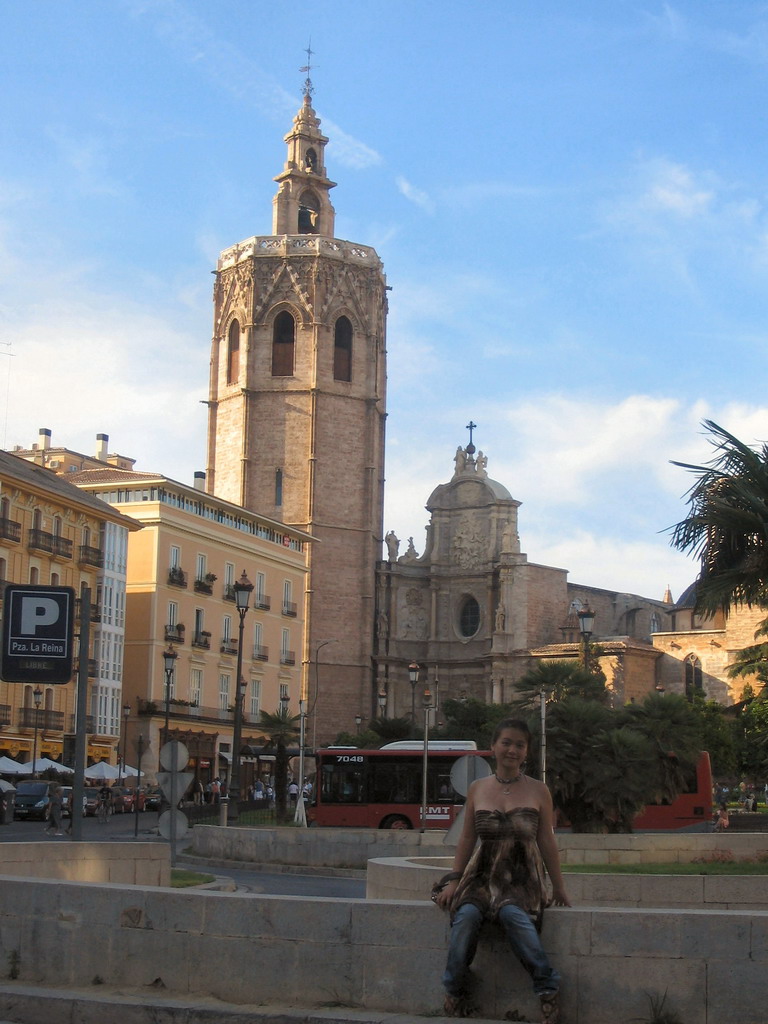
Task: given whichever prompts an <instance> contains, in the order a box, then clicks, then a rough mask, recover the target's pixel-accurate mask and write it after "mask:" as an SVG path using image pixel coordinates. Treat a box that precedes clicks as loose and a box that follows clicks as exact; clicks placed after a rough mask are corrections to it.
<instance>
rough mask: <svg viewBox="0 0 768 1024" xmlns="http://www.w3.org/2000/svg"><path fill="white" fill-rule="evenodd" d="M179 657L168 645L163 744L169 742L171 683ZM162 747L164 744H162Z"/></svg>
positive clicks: (165, 666)
mask: <svg viewBox="0 0 768 1024" xmlns="http://www.w3.org/2000/svg"><path fill="white" fill-rule="evenodd" d="M177 657H178V655H177V654H176V651H175V650H174V649H173V644H168V646H167V648H166V649H165V650H164V651H163V668H164V669H165V729H164V730H163V743H167V742H168V733H169V732H170V731H171V730H170V718H171V682H172V681H173V667H174V665H175V664H176V658H177ZM160 746H161V747H162V743H161V744H160Z"/></svg>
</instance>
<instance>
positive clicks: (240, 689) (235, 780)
mask: <svg viewBox="0 0 768 1024" xmlns="http://www.w3.org/2000/svg"><path fill="white" fill-rule="evenodd" d="M233 589H234V591H235V608H237V614H238V615H239V616H240V625H239V633H238V640H237V678H236V683H235V726H234V730H233V735H232V769H231V771H230V775H229V805H228V807H227V820H228V821H237V819H238V817H239V808H238V801H239V800H240V748H241V747H242V745H243V740H242V737H243V697H244V696H245V686H244V680H243V629H244V628H245V613H246V612H247V611H248V604H249V602H250V600H251V594H252V593H253V584H252V583H251V581H250V580H249V579H248V577H247V576H246V575H245V569H243V572H242V575H241V576H240V579H239V580H238V581H237V582H236V583H235V585H234V587H233Z"/></svg>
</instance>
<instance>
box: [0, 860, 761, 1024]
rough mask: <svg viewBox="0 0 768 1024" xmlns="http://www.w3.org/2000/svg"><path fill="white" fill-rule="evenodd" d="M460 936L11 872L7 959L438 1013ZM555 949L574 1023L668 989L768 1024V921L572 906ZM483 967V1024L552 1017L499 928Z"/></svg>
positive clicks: (251, 996)
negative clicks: (512, 1016)
mask: <svg viewBox="0 0 768 1024" xmlns="http://www.w3.org/2000/svg"><path fill="white" fill-rule="evenodd" d="M447 938H448V921H447V917H446V915H444V914H443V913H442V912H441V911H439V910H438V909H437V908H436V907H435V906H433V905H432V904H431V903H415V902H408V901H406V902H402V903H393V902H390V901H379V900H371V901H365V900H339V899H322V898H313V899H302V898H299V897H280V896H261V895H254V894H251V893H245V894H241V893H237V894H230V893H211V892H199V891H198V892H195V891H189V890H184V891H180V892H179V891H174V890H170V889H165V888H149V887H126V886H124V885H114V884H112V885H83V884H79V883H72V882H59V881H50V880H28V879H19V878H10V877H8V876H0V958H2V960H3V962H5V963H8V962H9V958H11V957H12V958H13V959H14V961H15V962H16V963H17V964H18V972H19V974H18V980H19V982H21V983H22V984H24V985H31V984H32V985H51V986H57V987H71V988H75V987H87V986H89V985H92V984H98V983H104V984H106V985H109V986H112V987H118V988H120V989H123V990H128V991H133V992H137V991H139V992H140V991H142V990H146V989H148V988H149V987H150V986H151V987H154V988H161V987H162V988H163V989H164V991H165V992H166V993H167V994H176V995H179V996H195V995H199V996H201V997H203V996H205V997H213V998H217V999H222V1000H226V1001H229V1002H235V1003H251V1004H264V1005H267V1006H269V1005H272V1006H286V1005H289V1006H300V1007H303V1008H310V1007H319V1006H329V1005H336V1006H350V1007H359V1008H361V1009H366V1010H374V1011H386V1012H391V1013H402V1014H405V1015H412V1014H434V1013H435V1012H436V1011H438V1009H439V1007H440V1006H441V1004H442V988H441V984H440V976H441V974H442V970H443V966H444V962H445V951H446V946H447ZM543 941H544V944H545V947H546V948H547V950H548V951H549V953H550V955H551V958H552V961H553V963H554V964H555V966H556V967H557V969H558V970H559V971H560V972H561V974H562V978H563V984H562V997H563V1019H564V1020H567V1021H568V1022H569V1024H616V1022H617V1021H628V1020H632V1019H647V1012H648V996H649V995H656V996H659V997H660V996H661V995H663V993H664V992H665V991H667V992H668V993H669V996H670V998H669V1004H670V1005H669V1006H668V1008H669V1009H672V1010H675V1011H676V1012H677V1013H679V1014H680V1017H681V1019H682V1020H684V1021H685V1022H686V1024H712V1022H713V1021H718V1022H720V1021H722V1022H726V1021H739V1024H763V1021H764V1020H765V1011H764V1005H763V1003H764V1000H763V995H762V981H763V978H764V976H765V973H766V970H767V969H768V913H766V912H759V911H757V912H753V913H743V912H735V911H706V912H704V911H670V910H637V909H626V908H620V909H609V908H558V909H555V910H551V911H548V912H547V914H546V917H545V922H544V930H543ZM734 965H738V969H737V970H735V969H734ZM476 971H477V975H478V978H479V979H480V981H479V986H478V992H477V996H478V1001H479V1005H480V1012H481V1014H482V1015H483V1016H484V1017H495V1018H503V1016H504V1014H505V1012H506V1011H508V1010H510V1009H516V1010H517V1011H518V1012H520V1014H521V1015H523V1017H524V1019H527V1020H535V1019H538V1012H537V1006H536V1000H535V999H534V997H533V995H532V993H531V991H530V981H529V979H528V977H527V976H526V975H525V973H524V972H523V970H522V968H520V967H519V965H518V964H517V963H516V962H515V961H514V960H513V959H512V957H511V955H510V953H509V951H508V948H507V946H506V943H505V942H504V940H503V937H502V935H501V933H500V932H499V931H498V930H497V929H496V928H495V927H493V926H488V928H487V930H486V933H485V937H484V938H483V939H482V941H481V943H480V948H479V951H478V956H477V959H476ZM5 1009H6V1008H5V1007H4V1006H3V1005H2V1004H0V1013H2V1012H3V1011H4V1010H5Z"/></svg>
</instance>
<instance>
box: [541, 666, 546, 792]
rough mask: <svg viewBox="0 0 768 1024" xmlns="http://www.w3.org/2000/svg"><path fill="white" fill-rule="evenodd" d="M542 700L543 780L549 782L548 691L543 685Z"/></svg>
mask: <svg viewBox="0 0 768 1024" xmlns="http://www.w3.org/2000/svg"><path fill="white" fill-rule="evenodd" d="M539 700H540V701H541V781H542V782H543V783H544V785H545V786H546V784H547V691H546V688H545V687H543V686H542V688H541V691H540V693H539Z"/></svg>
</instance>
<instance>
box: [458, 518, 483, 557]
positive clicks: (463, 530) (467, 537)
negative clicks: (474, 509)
mask: <svg viewBox="0 0 768 1024" xmlns="http://www.w3.org/2000/svg"><path fill="white" fill-rule="evenodd" d="M484 556H485V535H484V533H483V530H482V527H481V526H480V525H479V524H478V523H476V522H474V521H473V519H472V517H471V516H470V515H463V516H462V517H461V520H460V521H459V525H458V527H457V529H456V532H455V533H454V535H453V540H452V542H451V557H452V560H453V561H454V562H455V563H456V564H457V565H458V566H459V567H460V568H462V569H472V568H474V567H475V566H477V565H479V563H481V562H482V561H483V560H484Z"/></svg>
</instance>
